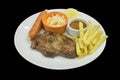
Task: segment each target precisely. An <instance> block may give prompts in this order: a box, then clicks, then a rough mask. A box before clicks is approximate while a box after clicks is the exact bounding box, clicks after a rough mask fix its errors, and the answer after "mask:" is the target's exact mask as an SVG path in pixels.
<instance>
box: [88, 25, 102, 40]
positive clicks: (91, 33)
mask: <svg viewBox="0 0 120 80" xmlns="http://www.w3.org/2000/svg"><path fill="white" fill-rule="evenodd" d="M99 27H100V26H99V25H94V26H93V28H92V31H91V32H90V33H89V36H88V38H90V37H91V36H92V35H93V34H94V33H95V32H96V31H97V30H98V29H99Z"/></svg>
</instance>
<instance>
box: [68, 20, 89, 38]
mask: <svg viewBox="0 0 120 80" xmlns="http://www.w3.org/2000/svg"><path fill="white" fill-rule="evenodd" d="M74 21H82V22H84V23H85V24H86V27H85V28H84V30H86V29H87V21H86V20H85V19H82V18H74V19H71V20H70V21H69V22H68V25H67V30H68V34H69V35H71V36H76V37H79V35H80V34H79V30H77V29H73V28H71V27H70V24H71V23H72V22H74Z"/></svg>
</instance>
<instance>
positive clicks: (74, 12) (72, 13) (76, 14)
mask: <svg viewBox="0 0 120 80" xmlns="http://www.w3.org/2000/svg"><path fill="white" fill-rule="evenodd" d="M64 13H65V14H66V15H67V17H68V19H69V20H70V19H72V18H77V17H79V12H78V11H77V10H76V9H74V8H68V9H66V10H65V11H64Z"/></svg>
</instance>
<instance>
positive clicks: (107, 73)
mask: <svg viewBox="0 0 120 80" xmlns="http://www.w3.org/2000/svg"><path fill="white" fill-rule="evenodd" d="M48 1H49V0H37V1H36V0H32V1H26V2H25V1H22V0H16V1H13V2H7V3H8V4H9V5H6V4H5V3H6V2H5V3H4V4H5V5H6V6H7V7H4V9H2V10H3V11H2V12H4V15H5V18H4V19H3V20H4V22H7V23H4V28H5V29H6V30H7V31H6V32H7V36H8V37H7V40H6V41H5V43H6V44H7V47H8V48H7V50H5V52H4V55H5V56H4V57H3V59H2V60H1V61H2V62H3V65H2V66H3V67H4V72H5V75H9V74H12V75H13V76H11V77H14V75H17V76H19V77H25V76H26V77H32V76H33V75H34V78H35V77H39V79H41V78H44V79H46V78H47V76H49V77H48V78H51V79H52V78H53V75H54V76H56V77H59V79H62V78H63V77H66V78H67V79H68V77H69V78H71V79H72V78H73V79H75V78H76V79H78V78H79V79H81V78H86V76H91V77H92V78H94V75H95V76H96V78H97V79H98V78H102V79H104V77H113V75H115V74H117V70H116V69H117V67H118V65H117V64H116V63H119V62H116V61H118V58H117V57H116V56H115V55H117V54H118V53H116V50H114V48H115V45H114V44H115V43H114V39H115V37H114V35H113V34H114V33H115V32H117V31H114V30H115V28H116V27H118V26H115V24H114V22H115V16H117V11H116V4H115V2H114V1H113V2H112V1H108V2H107V3H105V2H104V1H101V0H100V1H98V0H96V1H91V0H90V1H89V2H88V1H87V0H85V1H84V2H83V1H82V0H69V1H66V0H59V1H58V0H50V1H49V2H48ZM55 1H56V2H55ZM86 2H87V3H88V4H85V3H86ZM82 3H84V4H82ZM113 4H114V6H113ZM70 7H72V8H75V9H77V10H79V11H81V12H84V13H86V14H89V15H90V16H92V17H93V18H95V19H96V20H97V21H98V22H100V23H101V25H102V26H103V28H104V29H105V31H106V34H107V35H108V36H109V38H108V40H107V44H106V47H105V50H104V51H103V53H102V54H101V55H100V56H99V57H98V58H97V59H96V60H95V61H93V62H91V63H90V64H88V65H85V66H83V67H80V68H76V69H71V70H65V71H55V70H49V69H44V68H41V67H38V66H36V65H33V64H31V63H29V62H28V61H26V60H25V59H24V58H23V57H21V56H20V54H19V53H18V52H17V50H16V48H15V46H14V34H15V31H16V29H17V27H18V26H19V25H20V23H21V22H22V21H23V20H24V19H26V18H27V17H29V16H31V15H33V14H35V13H37V12H40V11H42V10H44V9H54V8H70ZM6 32H5V33H6ZM118 33H119V32H118ZM5 37H6V35H5ZM116 42H117V41H116ZM4 48H6V46H5V47H4ZM6 51H7V52H6ZM1 54H2V53H1ZM56 72H58V73H57V74H56ZM60 72H61V73H60ZM64 74H65V75H64ZM66 74H68V76H67V75H66ZM44 75H46V77H43V76H44ZM73 75H74V76H73ZM115 78H116V77H115ZM64 79H65V78H64Z"/></svg>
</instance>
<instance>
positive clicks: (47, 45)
mask: <svg viewBox="0 0 120 80" xmlns="http://www.w3.org/2000/svg"><path fill="white" fill-rule="evenodd" d="M31 48H33V49H36V50H38V51H40V52H41V53H42V54H43V55H44V56H46V57H51V58H54V57H56V56H63V57H66V58H75V57H76V47H75V42H74V41H73V40H72V39H70V38H68V37H67V36H64V35H62V34H56V33H53V32H44V33H43V34H40V35H38V36H37V37H36V38H35V39H34V40H33V41H32V43H31Z"/></svg>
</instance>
